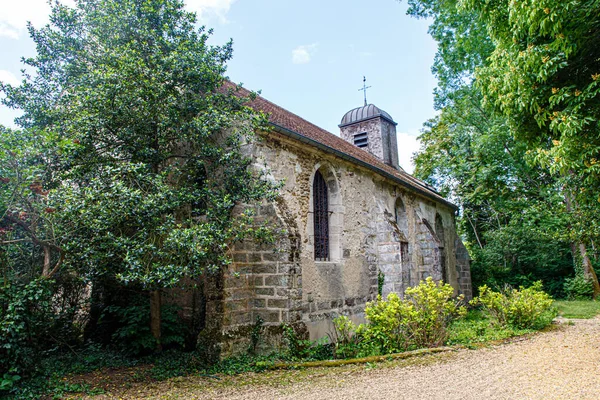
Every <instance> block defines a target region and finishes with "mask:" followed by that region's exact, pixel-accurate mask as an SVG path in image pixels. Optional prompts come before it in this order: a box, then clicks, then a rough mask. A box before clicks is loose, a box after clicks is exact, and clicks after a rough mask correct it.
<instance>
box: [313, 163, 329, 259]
mask: <svg viewBox="0 0 600 400" xmlns="http://www.w3.org/2000/svg"><path fill="white" fill-rule="evenodd" d="M313 216H314V227H315V260H317V261H329V199H328V194H327V182H325V179H323V175H321V172H319V171H317V172H316V173H315V179H314V181H313Z"/></svg>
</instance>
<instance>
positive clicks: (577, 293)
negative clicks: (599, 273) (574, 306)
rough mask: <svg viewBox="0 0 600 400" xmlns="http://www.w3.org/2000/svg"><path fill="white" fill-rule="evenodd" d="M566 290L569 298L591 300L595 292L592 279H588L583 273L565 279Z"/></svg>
mask: <svg viewBox="0 0 600 400" xmlns="http://www.w3.org/2000/svg"><path fill="white" fill-rule="evenodd" d="M564 290H565V295H566V296H567V298H568V299H569V300H589V299H591V298H592V296H593V294H594V286H593V284H592V281H590V280H589V279H586V278H585V277H584V276H583V274H577V275H575V276H574V277H573V278H567V279H565V283H564Z"/></svg>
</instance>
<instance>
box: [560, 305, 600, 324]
mask: <svg viewBox="0 0 600 400" xmlns="http://www.w3.org/2000/svg"><path fill="white" fill-rule="evenodd" d="M554 305H555V306H556V307H557V308H558V314H559V315H560V316H562V317H564V318H583V319H588V318H594V317H595V316H596V315H598V314H600V301H593V300H560V301H555V302H554Z"/></svg>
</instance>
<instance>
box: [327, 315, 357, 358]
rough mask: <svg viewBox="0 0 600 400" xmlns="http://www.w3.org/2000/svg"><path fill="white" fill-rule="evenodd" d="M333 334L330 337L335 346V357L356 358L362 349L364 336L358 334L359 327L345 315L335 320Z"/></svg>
mask: <svg viewBox="0 0 600 400" xmlns="http://www.w3.org/2000/svg"><path fill="white" fill-rule="evenodd" d="M333 329H334V330H333V334H332V335H330V339H331V343H333V344H334V350H333V352H334V356H335V357H336V358H352V357H356V356H357V355H358V354H359V352H360V350H361V348H360V344H361V340H362V336H361V335H360V334H358V333H357V326H356V325H355V324H354V323H353V322H352V321H351V320H350V318H348V317H346V316H345V315H341V316H339V317H337V318H335V319H334V320H333Z"/></svg>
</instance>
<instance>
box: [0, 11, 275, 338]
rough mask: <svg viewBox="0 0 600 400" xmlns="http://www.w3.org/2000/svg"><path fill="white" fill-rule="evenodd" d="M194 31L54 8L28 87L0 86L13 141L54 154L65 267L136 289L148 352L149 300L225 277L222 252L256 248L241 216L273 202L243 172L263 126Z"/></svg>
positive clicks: (155, 320)
mask: <svg viewBox="0 0 600 400" xmlns="http://www.w3.org/2000/svg"><path fill="white" fill-rule="evenodd" d="M196 23H197V21H196V16H195V15H194V14H192V13H188V12H186V11H185V10H184V9H183V3H182V2H181V1H178V0H80V1H78V2H77V6H76V7H75V8H69V7H66V6H64V5H61V4H58V3H57V4H53V5H52V13H51V18H50V24H49V25H48V26H46V27H43V28H41V29H35V28H33V27H30V34H31V37H32V38H33V40H34V41H35V43H36V46H37V55H36V56H35V57H33V58H29V59H25V60H24V62H25V64H26V65H27V66H28V67H30V68H32V69H34V70H35V72H36V73H35V75H32V76H25V79H24V81H23V83H22V84H21V85H20V86H18V87H13V86H10V85H3V86H2V89H3V92H4V93H5V95H6V100H4V102H5V104H6V105H9V106H11V107H15V108H18V109H21V110H22V111H23V116H22V117H20V118H19V119H18V123H19V124H20V125H21V127H22V128H23V129H24V134H26V135H31V134H32V132H43V134H44V136H45V137H46V138H48V141H49V142H50V143H53V144H54V148H53V153H52V156H51V157H50V159H51V161H52V162H49V163H47V167H48V168H49V169H51V170H52V171H56V172H55V173H54V175H55V178H54V180H53V182H52V184H51V186H52V189H51V190H50V192H49V193H48V195H47V196H48V198H49V202H50V203H51V207H53V209H55V210H56V215H57V216H58V218H60V221H61V229H60V232H61V233H62V235H63V236H64V238H65V242H66V243H65V244H64V246H63V248H62V251H64V254H65V261H64V262H65V264H66V265H68V266H69V267H72V268H73V269H75V270H76V271H78V273H80V274H82V275H85V276H88V277H90V278H92V279H98V278H100V277H106V276H109V277H115V278H117V279H118V280H120V281H121V282H123V283H125V284H136V285H141V286H142V287H143V288H144V289H145V290H146V291H147V292H148V294H149V298H150V304H151V329H152V333H153V335H154V337H155V338H156V340H157V348H159V349H160V336H161V334H160V304H161V289H164V288H167V287H172V286H175V285H178V284H181V283H182V278H184V277H191V278H195V277H198V276H199V275H202V274H205V273H209V272H214V271H217V270H219V269H220V268H222V267H224V266H226V265H227V264H228V263H229V258H228V256H227V249H228V246H229V245H230V244H231V243H232V242H233V241H235V240H241V239H243V238H245V237H248V236H251V237H254V238H257V239H262V240H268V239H269V238H270V237H271V232H270V231H269V230H268V229H266V228H265V227H257V226H255V225H254V224H252V218H251V217H252V214H251V212H250V208H248V209H245V208H244V207H243V205H244V204H252V203H255V202H258V201H261V200H262V199H265V198H267V199H272V198H273V197H274V196H275V195H276V193H277V191H276V185H275V184H273V183H271V182H269V181H268V180H267V179H264V177H263V176H262V175H260V174H258V173H256V172H254V171H253V170H252V169H251V168H249V167H250V165H251V162H252V160H251V158H250V157H248V156H247V154H246V151H245V144H246V143H247V142H248V141H251V140H254V139H255V138H254V131H255V130H256V129H258V128H262V129H264V127H265V121H266V118H265V117H264V115H261V114H258V113H256V112H255V111H253V110H252V109H250V108H249V107H247V106H245V103H246V102H247V100H248V99H247V98H244V97H242V96H240V95H238V93H236V88H235V87H234V86H233V85H231V84H229V83H227V82H226V80H225V77H224V73H225V70H226V66H225V63H226V62H227V60H229V59H230V57H231V54H232V44H231V43H228V44H226V45H224V46H209V45H208V44H207V41H208V39H209V36H210V33H211V32H210V31H205V30H204V28H203V27H201V28H196ZM47 161H48V160H47ZM236 206H239V208H240V209H239V210H238V211H236V210H234V208H235V207H236Z"/></svg>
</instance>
